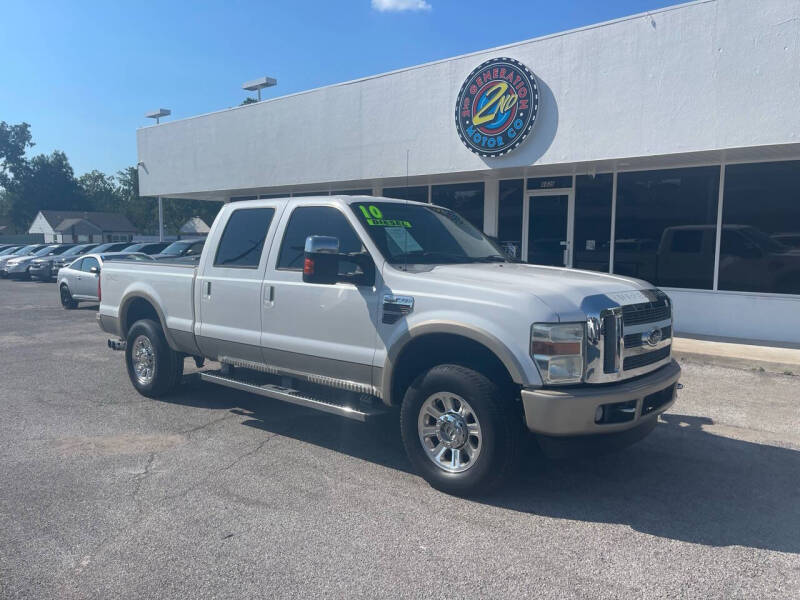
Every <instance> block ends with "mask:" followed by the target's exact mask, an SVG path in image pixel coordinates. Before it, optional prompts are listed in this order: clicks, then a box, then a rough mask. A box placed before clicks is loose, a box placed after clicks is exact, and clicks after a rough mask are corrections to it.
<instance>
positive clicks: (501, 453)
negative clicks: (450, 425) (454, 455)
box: [400, 365, 523, 496]
mask: <svg viewBox="0 0 800 600" xmlns="http://www.w3.org/2000/svg"><path fill="white" fill-rule="evenodd" d="M438 393H450V394H455V395H457V396H459V397H461V398H462V399H463V400H466V402H467V403H468V404H469V406H470V408H471V410H472V412H474V416H475V418H476V419H477V421H478V422H479V423H480V432H481V435H480V452H479V453H478V454H477V457H476V458H475V460H474V463H473V464H471V465H469V466H468V467H467V468H466V470H464V471H461V472H448V471H446V470H445V468H443V467H440V466H439V465H437V464H435V462H434V460H432V459H431V458H429V454H428V452H427V451H426V449H425V447H424V446H423V441H422V440H421V439H420V433H419V430H418V422H419V419H420V411H421V410H422V408H423V405H424V404H425V402H426V400H428V399H429V398H431V397H434V396H435V395H436V394H438ZM400 430H401V433H402V436H403V444H404V446H405V448H406V453H407V454H408V458H409V460H411V463H412V464H413V465H414V467H415V469H416V470H417V472H418V473H419V474H420V475H421V476H422V477H423V478H424V479H425V481H427V482H428V483H429V484H430V485H431V486H432V487H434V488H436V489H438V490H440V491H442V492H445V493H448V494H453V495H456V496H474V495H480V494H484V493H486V492H488V491H489V490H494V489H497V488H498V487H499V486H500V485H502V483H504V482H505V481H506V480H507V479H508V477H509V476H510V475H512V474H513V473H514V472H515V470H516V467H517V464H518V459H519V454H520V448H521V445H522V442H523V437H522V436H523V427H522V417H521V414H520V412H519V410H518V408H517V407H516V406H515V405H514V403H513V401H512V399H511V398H510V397H508V398H506V397H504V395H503V394H502V393H501V390H500V389H499V388H498V387H497V386H496V385H494V384H493V383H492V382H491V381H490V380H489V379H488V378H487V377H486V376H485V375H483V374H482V373H479V372H477V371H474V370H473V369H469V368H467V367H462V366H460V365H438V366H435V367H433V368H432V369H430V370H429V371H426V372H425V373H423V374H422V375H420V376H419V377H417V379H416V380H415V381H414V383H413V384H412V385H411V386H410V387H409V388H408V390H407V391H406V394H405V397H404V398H403V405H402V408H401V410H400ZM434 439H435V438H434ZM440 443H441V442H440ZM468 443H469V442H468ZM451 452H452V451H451ZM445 456H447V455H446V454H445Z"/></svg>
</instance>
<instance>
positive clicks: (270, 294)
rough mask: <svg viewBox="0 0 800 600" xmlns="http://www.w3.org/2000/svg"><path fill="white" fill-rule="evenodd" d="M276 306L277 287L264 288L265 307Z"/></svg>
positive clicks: (267, 286) (268, 286)
mask: <svg viewBox="0 0 800 600" xmlns="http://www.w3.org/2000/svg"><path fill="white" fill-rule="evenodd" d="M273 304H275V286H273V285H266V286H264V306H272V305H273Z"/></svg>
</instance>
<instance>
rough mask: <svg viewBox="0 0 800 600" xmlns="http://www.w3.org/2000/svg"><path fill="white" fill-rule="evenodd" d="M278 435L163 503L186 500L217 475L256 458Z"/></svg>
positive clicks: (272, 436) (269, 437)
mask: <svg viewBox="0 0 800 600" xmlns="http://www.w3.org/2000/svg"><path fill="white" fill-rule="evenodd" d="M277 435H278V434H272V435H270V436H268V437H266V438H265V439H263V440H261V442H259V443H258V444H257V445H256V446H255V447H254V448H251V449H250V450H247V451H246V452H243V453H242V454H240V455H239V456H237V457H236V458H234V459H233V460H232V461H230V462H229V463H227V464H225V465H222V466H221V467H219V468H218V469H215V470H213V471H212V472H210V473H208V474H207V475H206V476H205V477H202V478H201V479H200V480H198V481H196V482H195V483H193V484H192V485H190V486H189V487H187V488H185V489H184V490H182V491H180V492H178V493H176V494H168V495H166V496H164V497H163V498H162V502H166V501H169V500H176V499H178V498H185V497H186V496H187V495H188V494H189V493H190V492H192V491H194V490H196V489H199V488H201V487H203V486H204V485H206V484H207V483H208V482H209V481H210V480H211V478H212V477H214V476H216V475H221V474H222V473H225V472H226V471H229V470H231V469H232V468H234V467H235V466H236V465H238V464H239V463H241V462H242V461H244V460H247V459H248V458H250V457H251V456H255V455H256V454H258V453H259V452H261V450H262V449H263V448H264V446H266V445H267V444H268V443H269V441H270V440H272V439H273V438H274V437H276V436H277Z"/></svg>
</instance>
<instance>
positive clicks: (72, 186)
mask: <svg viewBox="0 0 800 600" xmlns="http://www.w3.org/2000/svg"><path fill="white" fill-rule="evenodd" d="M6 191H7V193H6V202H7V208H8V216H9V217H10V219H11V222H12V223H13V224H14V226H15V227H16V228H17V230H18V231H26V230H27V228H28V227H29V226H30V224H31V222H32V221H33V218H34V217H35V216H36V213H37V212H38V211H40V210H89V209H90V205H89V202H88V200H87V199H86V197H85V196H84V195H83V193H82V192H81V189H80V186H79V185H78V182H77V180H76V179H75V174H74V172H73V170H72V166H71V165H70V164H69V160H68V159H67V155H66V154H64V153H63V152H61V151H60V150H56V151H54V152H53V153H52V154H39V155H37V156H34V157H33V158H32V159H31V160H30V161H28V162H27V164H26V165H25V167H24V168H22V169H20V172H19V173H18V174H16V175H15V176H14V178H13V181H12V182H11V184H10V185H9V186H8V187H7V188H6Z"/></svg>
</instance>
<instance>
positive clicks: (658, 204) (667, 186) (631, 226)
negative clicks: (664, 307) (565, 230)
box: [614, 167, 720, 289]
mask: <svg viewBox="0 0 800 600" xmlns="http://www.w3.org/2000/svg"><path fill="white" fill-rule="evenodd" d="M719 174H720V169H719V167H696V168H691V169H669V170H662V171H640V172H634V173H620V174H619V175H618V176H617V223H616V240H615V243H614V272H615V273H618V274H620V275H629V276H632V277H639V278H641V279H645V280H646V281H649V282H651V283H653V284H655V285H661V286H665V287H683V288H696V289H711V288H712V287H713V283H714V253H715V247H716V221H717V196H718V193H719Z"/></svg>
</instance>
